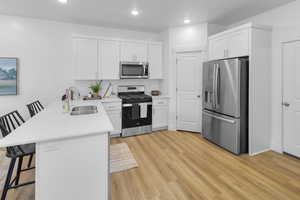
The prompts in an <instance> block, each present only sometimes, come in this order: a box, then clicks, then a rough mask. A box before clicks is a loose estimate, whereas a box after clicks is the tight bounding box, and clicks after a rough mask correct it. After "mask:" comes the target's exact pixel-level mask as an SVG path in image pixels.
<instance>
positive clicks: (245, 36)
mask: <svg viewBox="0 0 300 200" xmlns="http://www.w3.org/2000/svg"><path fill="white" fill-rule="evenodd" d="M247 55H249V30H248V29H246V30H240V31H237V32H234V33H232V34H231V35H230V36H229V38H228V57H230V58H234V57H241V56H247Z"/></svg>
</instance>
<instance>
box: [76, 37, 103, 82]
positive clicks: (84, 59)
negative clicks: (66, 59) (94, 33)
mask: <svg viewBox="0 0 300 200" xmlns="http://www.w3.org/2000/svg"><path fill="white" fill-rule="evenodd" d="M73 42H74V66H75V79H77V80H95V79H97V78H98V40H94V39H75V40H74V41H73Z"/></svg>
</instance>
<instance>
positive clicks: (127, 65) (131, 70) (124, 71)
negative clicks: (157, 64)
mask: <svg viewBox="0 0 300 200" xmlns="http://www.w3.org/2000/svg"><path fill="white" fill-rule="evenodd" d="M120 78H121V79H147V78H149V69H148V64H147V63H138V62H137V63H136V62H121V64H120Z"/></svg>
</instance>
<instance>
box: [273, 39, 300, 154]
mask: <svg viewBox="0 0 300 200" xmlns="http://www.w3.org/2000/svg"><path fill="white" fill-rule="evenodd" d="M294 42H300V39H294V40H289V41H285V42H281V46H280V49H281V52H280V53H281V54H280V55H281V64H280V68H281V69H280V71H281V104H280V106H281V109H280V110H281V115H280V117H281V120H280V125H281V133H280V138H281V145H280V147H281V153H286V152H285V150H284V136H285V132H284V108H283V105H282V103H283V102H284V87H285V83H284V82H285V79H284V74H285V72H284V45H286V44H290V43H294ZM271 128H272V127H271ZM271 142H272V141H271Z"/></svg>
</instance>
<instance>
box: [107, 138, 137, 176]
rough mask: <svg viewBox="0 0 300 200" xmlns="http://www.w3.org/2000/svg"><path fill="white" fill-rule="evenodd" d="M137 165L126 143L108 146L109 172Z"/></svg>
mask: <svg viewBox="0 0 300 200" xmlns="http://www.w3.org/2000/svg"><path fill="white" fill-rule="evenodd" d="M136 167H138V164H137V162H136V160H135V159H134V157H133V155H132V153H131V151H130V149H129V147H128V145H127V144H126V143H120V144H113V145H111V146H110V173H116V172H121V171H125V170H129V169H132V168H136Z"/></svg>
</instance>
